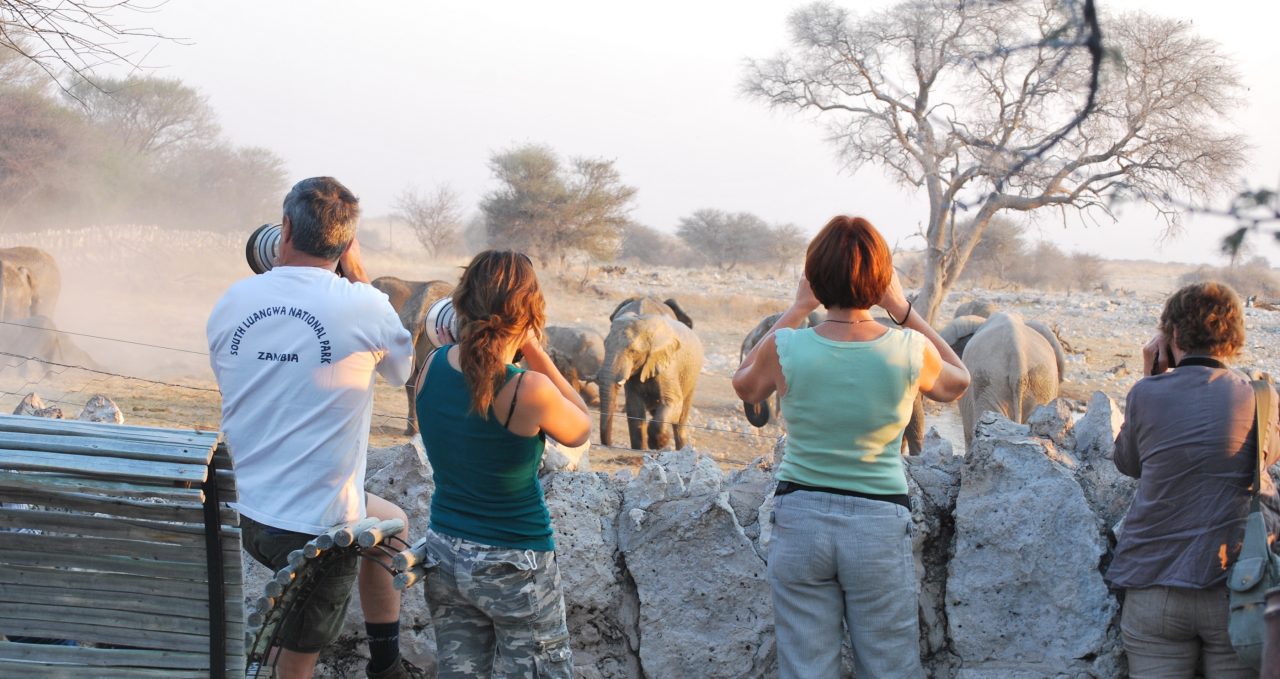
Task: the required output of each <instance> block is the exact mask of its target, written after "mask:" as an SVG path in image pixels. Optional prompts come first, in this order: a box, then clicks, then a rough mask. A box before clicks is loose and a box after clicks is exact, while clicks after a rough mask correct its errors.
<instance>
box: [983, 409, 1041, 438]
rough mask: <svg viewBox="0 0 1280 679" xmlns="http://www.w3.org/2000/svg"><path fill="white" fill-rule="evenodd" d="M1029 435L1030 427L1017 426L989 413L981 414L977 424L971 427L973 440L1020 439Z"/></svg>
mask: <svg viewBox="0 0 1280 679" xmlns="http://www.w3.org/2000/svg"><path fill="white" fill-rule="evenodd" d="M1030 435H1031V427H1029V426H1027V425H1025V424H1018V423H1017V422H1014V421H1012V420H1010V419H1008V418H1005V417H1001V416H1000V415H999V414H997V413H993V412H991V411H987V412H985V413H983V414H982V416H981V417H979V418H978V423H977V424H975V425H973V437H974V438H975V439H976V438H978V437H986V438H991V439H999V438H1021V437H1025V436H1030Z"/></svg>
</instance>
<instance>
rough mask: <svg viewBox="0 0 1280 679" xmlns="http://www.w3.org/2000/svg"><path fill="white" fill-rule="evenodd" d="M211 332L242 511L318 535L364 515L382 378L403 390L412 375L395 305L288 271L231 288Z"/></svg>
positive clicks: (373, 292) (355, 287)
mask: <svg viewBox="0 0 1280 679" xmlns="http://www.w3.org/2000/svg"><path fill="white" fill-rule="evenodd" d="M205 330H206V333H207V335H208V338H209V362H210V363H211V364H212V365H213V373H214V375H215V376H216V377H217V379H218V387H219V389H220V390H221V391H222V431H223V434H224V435H225V436H226V440H227V445H228V446H229V447H230V449H231V457H232V459H233V460H234V461H235V466H236V485H237V488H238V490H239V493H240V501H239V502H238V503H236V504H235V505H233V506H235V507H236V509H238V510H239V511H240V512H241V513H242V514H244V515H245V516H248V517H249V518H251V519H253V520H254V521H257V522H258V523H262V524H265V525H268V526H274V527H276V528H282V529H285V530H291V531H297V532H299V533H308V534H313V535H314V534H318V533H320V532H321V531H324V530H326V529H328V528H330V527H332V526H333V525H335V524H339V523H344V522H347V521H354V520H357V519H360V518H362V517H364V515H365V502H364V475H365V463H366V456H367V449H368V445H369V422H370V419H371V417H372V413H373V383H374V371H375V370H376V371H377V372H379V373H381V374H382V376H383V377H384V378H386V380H387V381H388V382H390V383H391V384H394V385H396V386H400V385H403V384H404V383H405V381H406V380H408V379H409V372H410V369H411V368H412V366H413V346H412V344H411V343H410V338H409V332H408V331H407V330H405V329H404V327H403V326H402V325H401V324H400V318H399V316H397V315H396V312H395V310H394V309H392V308H391V303H390V302H389V301H388V300H387V296H386V295H385V294H383V293H382V292H379V291H378V290H377V289H376V288H374V287H373V286H370V285H366V284H363V283H351V282H350V281H348V280H346V279H345V278H341V277H339V276H335V275H334V274H333V273H332V272H330V271H326V270H324V269H320V268H317V267H310V266H281V267H276V268H274V269H272V270H271V271H268V272H267V273H264V274H260V275H257V276H254V277H252V278H247V279H245V280H242V281H239V282H237V283H236V284H235V285H233V286H231V289H230V290H228V291H227V293H226V294H225V295H223V296H222V299H220V300H218V303H217V305H215V306H214V308H213V312H212V313H211V314H209V323H208V325H207V327H206V329H205Z"/></svg>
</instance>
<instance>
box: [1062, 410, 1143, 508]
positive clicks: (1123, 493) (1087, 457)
mask: <svg viewBox="0 0 1280 679" xmlns="http://www.w3.org/2000/svg"><path fill="white" fill-rule="evenodd" d="M1119 410H1120V409H1119V408H1118V407H1117V406H1116V403H1115V401H1112V400H1111V397H1109V396H1107V395H1106V394H1104V393H1102V392H1100V391H1098V392H1094V394H1093V398H1091V399H1089V409H1088V410H1087V411H1086V412H1085V414H1084V417H1082V418H1080V422H1079V423H1078V424H1077V425H1076V458H1077V459H1078V460H1079V461H1080V466H1079V468H1078V469H1077V470H1076V480H1078V481H1079V482H1080V488H1081V489H1082V490H1083V491H1084V496H1085V499H1087V500H1088V501H1089V506H1090V507H1091V508H1093V512H1094V513H1095V514H1096V515H1097V516H1098V521H1099V524H1100V526H1101V527H1102V530H1104V531H1105V530H1107V528H1108V527H1110V526H1113V525H1115V523H1116V522H1117V521H1119V520H1120V519H1121V518H1123V517H1124V515H1125V512H1127V511H1128V509H1129V503H1130V502H1131V501H1132V500H1133V493H1134V491H1135V490H1136V488H1137V485H1138V481H1137V479H1134V478H1131V477H1128V476H1125V475H1124V474H1121V473H1120V471H1119V470H1118V469H1116V465H1115V461H1114V459H1113V457H1112V456H1113V454H1114V453H1115V440H1116V434H1118V433H1120V425H1121V424H1123V422H1124V418H1123V417H1122V416H1121V415H1120V412H1119Z"/></svg>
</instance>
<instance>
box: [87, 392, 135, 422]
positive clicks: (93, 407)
mask: <svg viewBox="0 0 1280 679" xmlns="http://www.w3.org/2000/svg"><path fill="white" fill-rule="evenodd" d="M76 419H77V420H85V421H87V422H108V423H112V424H124V414H123V413H121V412H120V408H119V407H117V406H116V404H115V402H114V401H112V400H111V399H109V398H107V397H106V396H103V395H101V394H98V395H96V396H94V397H93V398H91V399H89V401H88V402H87V403H85V404H84V410H82V411H80V416H79V417H77V418H76Z"/></svg>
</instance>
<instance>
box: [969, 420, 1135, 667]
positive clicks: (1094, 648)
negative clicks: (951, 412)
mask: <svg viewBox="0 0 1280 679" xmlns="http://www.w3.org/2000/svg"><path fill="white" fill-rule="evenodd" d="M985 422H986V418H984V423H985ZM989 424H990V425H991V426H988V427H986V429H987V430H988V431H998V430H1008V429H1009V428H1010V427H1009V426H1006V425H1003V424H1000V423H998V422H991V423H989ZM1011 424H1012V423H1010V425H1011ZM1050 448H1051V445H1050V444H1048V443H1046V442H1045V441H1044V440H1042V439H1038V438H1030V437H1020V438H1019V437H1008V436H996V437H993V436H990V435H983V434H982V433H980V434H979V436H978V438H977V439H975V441H974V445H973V446H972V447H971V448H970V452H969V455H968V456H967V458H966V459H965V463H964V467H963V470H962V473H961V483H960V492H959V495H958V496H957V499H956V510H955V555H954V557H953V558H952V559H951V562H950V564H949V566H948V568H949V570H948V579H947V606H946V613H947V618H948V621H947V622H948V629H949V631H950V637H951V648H952V649H953V650H954V651H955V653H956V654H958V655H959V658H960V668H961V674H960V676H966V677H974V678H977V677H984V678H985V677H997V676H998V677H1019V676H1023V675H1021V674H1018V673H1017V672H1023V673H1030V674H1029V675H1028V676H1068V677H1071V676H1076V674H1078V673H1080V672H1091V671H1092V670H1094V669H1095V667H1094V665H1095V664H1096V663H1097V662H1104V663H1105V662H1110V658H1111V657H1112V655H1113V653H1114V650H1115V642H1116V639H1115V634H1114V627H1113V625H1112V623H1113V618H1114V617H1115V612H1116V610H1117V604H1116V601H1115V599H1114V598H1113V597H1112V596H1111V595H1110V593H1109V592H1108V591H1107V587H1106V585H1105V584H1104V583H1103V581H1102V575H1101V573H1100V572H1099V570H1098V561H1099V557H1101V556H1102V554H1103V551H1104V549H1105V545H1104V544H1103V541H1102V538H1101V536H1100V535H1099V532H1098V530H1097V527H1096V519H1095V517H1094V515H1093V512H1091V511H1090V509H1089V504H1088V502H1087V501H1086V500H1085V497H1084V494H1083V492H1082V491H1081V490H1080V487H1079V485H1078V484H1077V483H1076V481H1075V479H1074V478H1073V477H1072V473H1071V471H1069V470H1068V469H1067V468H1066V467H1065V466H1064V465H1062V464H1060V463H1057V462H1055V461H1054V460H1052V459H1050V454H1051V452H1050ZM1011 669H1016V670H1017V672H1006V670H1011Z"/></svg>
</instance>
